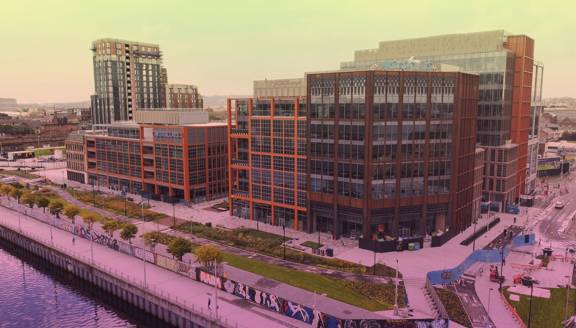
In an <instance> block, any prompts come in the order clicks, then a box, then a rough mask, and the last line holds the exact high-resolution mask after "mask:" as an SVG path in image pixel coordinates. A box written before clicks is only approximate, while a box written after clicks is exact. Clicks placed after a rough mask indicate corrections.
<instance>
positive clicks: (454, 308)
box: [436, 288, 472, 328]
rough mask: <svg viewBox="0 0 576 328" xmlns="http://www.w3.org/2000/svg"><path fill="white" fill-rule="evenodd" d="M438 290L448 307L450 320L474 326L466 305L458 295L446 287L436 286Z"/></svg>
mask: <svg viewBox="0 0 576 328" xmlns="http://www.w3.org/2000/svg"><path fill="white" fill-rule="evenodd" d="M436 292H437V293H438V297H439V298H440V301H441V302H442V304H444V308H446V312H448V316H449V317H450V320H452V321H454V322H457V323H459V324H460V325H462V326H464V327H468V328H472V323H471V322H470V319H469V318H468V314H466V310H464V306H463V305H462V302H460V298H458V295H456V294H454V292H452V291H451V290H448V289H445V288H436Z"/></svg>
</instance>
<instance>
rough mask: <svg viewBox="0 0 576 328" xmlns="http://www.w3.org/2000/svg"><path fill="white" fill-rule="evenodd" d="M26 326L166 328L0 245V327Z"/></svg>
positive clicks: (83, 284) (84, 284) (24, 255)
mask: <svg viewBox="0 0 576 328" xmlns="http://www.w3.org/2000/svg"><path fill="white" fill-rule="evenodd" d="M112 304H113V305H112ZM27 327H34V328H36V327H38V328H40V327H42V328H43V327H58V328H67V327H70V328H91V327H102V328H113V327H165V326H164V325H163V324H162V323H161V322H159V321H157V320H155V319H153V318H150V317H149V316H147V315H146V314H144V313H142V312H141V311H138V310H137V309H135V308H133V307H131V306H129V305H127V304H125V303H123V302H120V301H118V300H117V299H113V298H112V297H110V296H108V295H107V294H102V293H101V292H98V291H95V290H94V287H91V286H90V285H88V284H87V283H84V282H81V281H78V280H77V279H76V278H73V276H71V275H70V274H67V273H65V272H62V271H59V270H57V269H54V268H53V267H48V266H46V264H44V263H43V262H42V261H41V260H39V259H38V258H36V257H33V256H30V255H28V254H24V253H22V251H20V250H18V249H14V248H12V247H11V246H9V245H6V244H5V243H3V242H0V328H27Z"/></svg>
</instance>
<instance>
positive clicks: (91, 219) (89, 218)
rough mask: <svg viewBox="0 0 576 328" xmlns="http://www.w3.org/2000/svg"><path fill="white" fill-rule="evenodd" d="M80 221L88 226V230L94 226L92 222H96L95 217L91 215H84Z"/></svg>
mask: <svg viewBox="0 0 576 328" xmlns="http://www.w3.org/2000/svg"><path fill="white" fill-rule="evenodd" d="M82 220H84V223H86V224H87V225H88V229H90V230H92V226H94V222H96V217H95V216H94V215H92V214H86V215H85V216H83V217H82Z"/></svg>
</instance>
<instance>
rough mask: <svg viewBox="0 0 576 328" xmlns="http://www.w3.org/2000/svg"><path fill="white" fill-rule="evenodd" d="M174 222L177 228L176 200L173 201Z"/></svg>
mask: <svg viewBox="0 0 576 328" xmlns="http://www.w3.org/2000/svg"><path fill="white" fill-rule="evenodd" d="M172 222H173V225H174V227H175V226H176V200H175V199H172Z"/></svg>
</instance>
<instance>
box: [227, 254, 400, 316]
mask: <svg viewBox="0 0 576 328" xmlns="http://www.w3.org/2000/svg"><path fill="white" fill-rule="evenodd" d="M224 261H225V262H227V263H228V264H229V265H231V266H233V267H235V268H238V269H242V270H245V271H249V272H252V273H255V274H258V275H261V276H263V277H266V278H269V279H273V280H276V281H279V282H283V283H285V284H288V285H291V286H294V287H298V288H302V289H304V290H307V291H311V292H316V293H318V294H327V296H328V297H330V298H332V299H335V300H338V301H341V302H344V303H348V304H351V305H354V306H357V307H361V308H364V309H366V310H369V311H382V310H389V309H392V308H393V305H392V304H393V302H394V300H393V296H392V300H388V301H389V302H390V303H384V302H382V301H377V300H375V299H371V298H369V297H367V296H366V295H362V294H361V293H360V292H359V291H358V289H356V288H351V286H349V285H348V284H347V281H346V280H336V279H332V278H328V277H325V276H322V275H318V274H314V273H310V272H303V271H298V270H293V269H289V268H286V267H283V266H277V265H272V264H268V263H265V262H261V261H258V260H254V259H250V258H247V257H243V256H238V255H233V254H228V253H224ZM392 295H393V293H392Z"/></svg>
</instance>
